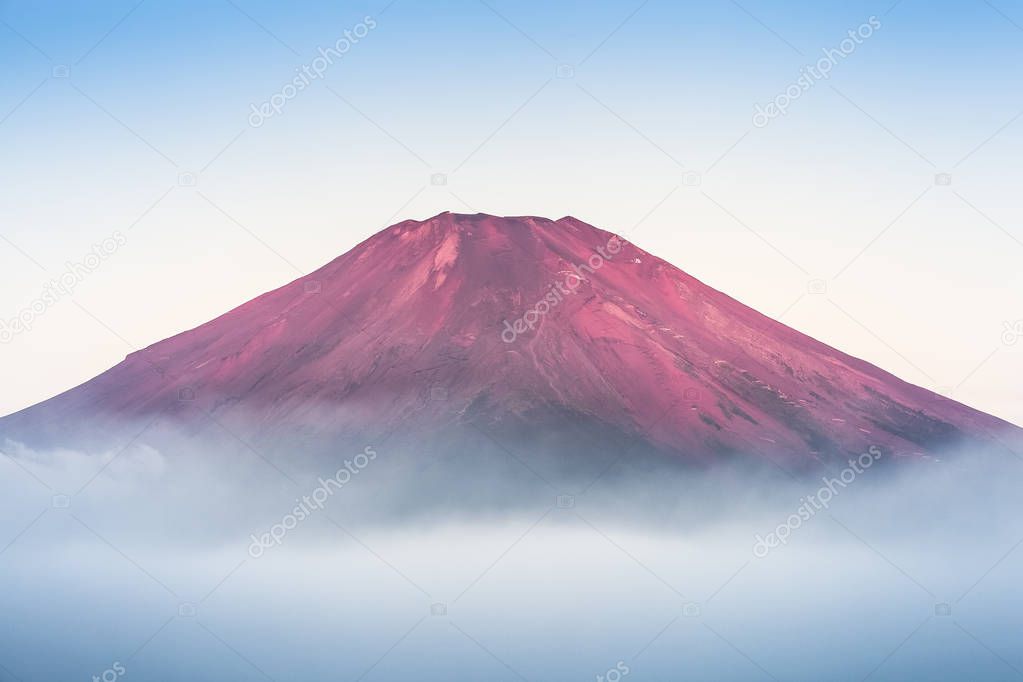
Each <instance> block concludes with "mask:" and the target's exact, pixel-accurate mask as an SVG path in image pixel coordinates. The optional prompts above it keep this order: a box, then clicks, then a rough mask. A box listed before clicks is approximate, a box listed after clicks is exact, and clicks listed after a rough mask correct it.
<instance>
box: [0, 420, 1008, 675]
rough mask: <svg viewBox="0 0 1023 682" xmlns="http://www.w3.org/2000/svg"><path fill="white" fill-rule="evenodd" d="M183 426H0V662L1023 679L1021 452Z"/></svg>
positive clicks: (101, 668)
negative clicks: (924, 455) (718, 463)
mask: <svg viewBox="0 0 1023 682" xmlns="http://www.w3.org/2000/svg"><path fill="white" fill-rule="evenodd" d="M184 442H185V441H184V439H183V440H182V443H184ZM182 443H178V444H176V445H175V446H174V447H172V448H167V447H166V441H164V443H163V445H157V444H154V441H151V440H149V439H146V438H139V439H137V440H135V441H133V442H130V443H128V444H127V445H126V444H125V443H124V442H119V443H118V444H117V445H116V446H114V447H111V448H109V449H106V450H98V451H91V450H87V451H77V450H73V449H37V448H33V447H30V446H27V445H24V444H21V443H17V442H13V441H7V442H6V443H4V444H3V447H2V449H3V451H4V453H5V455H6V456H4V457H0V510H2V514H0V586H2V587H0V607H2V608H3V610H4V613H5V614H6V616H7V617H6V618H5V619H4V622H5V625H4V633H3V636H2V637H0V665H2V666H3V667H2V668H0V680H7V679H11V680H25V681H26V682H27V681H29V680H57V679H60V680H70V679H83V680H88V679H94V676H95V677H97V678H99V679H105V680H112V679H119V678H120V677H122V676H124V677H128V678H129V679H139V680H172V681H173V680H266V679H273V680H280V681H283V680H322V679H342V680H345V679H348V680H360V679H364V680H395V679H421V680H471V679H486V680H522V679H525V680H536V681H540V680H551V681H561V680H568V679H601V678H603V679H606V680H617V679H624V678H631V679H636V680H667V679H693V680H758V679H764V680H770V679H779V680H808V681H809V680H814V681H819V680H822V679H827V680H844V679H850V680H862V679H870V680H905V679H927V680H962V679H976V680H1006V679H1016V678H1018V677H1019V676H1020V675H1021V674H1023V673H1020V671H1021V670H1023V651H1021V650H1020V649H1019V646H1018V643H1019V637H1020V634H1021V632H1023V589H1021V588H1020V587H1019V585H1018V580H1017V576H1018V575H1019V574H1020V569H1021V567H1023V549H1020V548H1019V544H1020V542H1021V540H1023V514H1021V513H1020V512H1021V511H1023V509H1021V507H1023V499H1021V497H1023V496H1021V495H1020V494H1019V492H1018V491H1019V490H1020V489H1021V487H1020V483H1021V482H1023V458H1021V457H1020V455H1019V454H1018V453H1019V452H1020V451H1023V448H1020V447H1019V444H1015V443H1012V444H1001V443H993V444H992V446H991V447H990V448H988V449H984V450H980V449H972V450H966V451H950V452H948V453H943V455H942V457H941V458H940V459H939V460H927V461H912V462H908V461H895V460H896V458H895V455H893V454H892V453H884V452H880V451H878V452H877V453H864V455H863V456H862V459H859V460H858V459H857V458H854V459H853V460H852V463H850V464H849V465H848V466H838V467H831V468H829V470H828V471H826V472H813V473H807V472H801V473H798V474H797V473H793V472H792V470H791V468H790V467H788V466H787V465H786V464H785V463H784V462H777V463H769V462H768V463H765V464H764V465H763V466H761V467H759V468H756V469H755V470H754V469H753V468H752V467H749V466H737V465H735V466H731V467H719V468H714V469H706V468H701V469H695V468H692V467H680V466H675V465H671V464H669V463H667V462H663V461H656V460H651V459H644V458H639V457H637V458H635V459H634V458H632V456H631V455H630V453H628V452H622V453H619V455H618V456H615V454H614V453H613V452H612V453H611V456H610V457H608V456H607V453H606V452H605V453H600V454H599V456H598V455H595V458H596V460H597V461H593V462H591V463H590V464H589V465H587V466H572V467H565V466H563V462H564V460H563V459H559V456H558V453H537V452H529V451H527V450H526V449H516V448H517V445H516V444H515V443H507V444H502V445H501V446H500V447H495V448H493V449H480V450H475V449H471V450H464V451H463V450H452V451H440V452H422V451H415V450H414V449H409V448H399V447H398V446H396V445H393V444H389V443H387V442H382V443H364V444H359V445H353V446H345V447H344V448H340V449H339V450H338V451H337V453H336V455H334V456H329V457H325V456H323V454H322V453H320V454H318V455H317V456H315V457H314V456H311V455H309V456H306V455H303V454H302V453H291V454H290V455H288V456H283V455H281V454H280V453H278V454H277V455H275V456H274V457H268V456H266V455H264V454H261V453H260V452H259V451H257V450H256V449H254V448H251V447H248V446H240V445H239V446H238V447H233V448H232V447H224V446H223V443H218V444H216V445H213V444H203V445H196V444H195V443H194V442H192V443H191V444H190V445H189V446H188V447H185V446H183V445H182ZM236 445H238V444H236ZM578 454H579V453H576V455H578ZM342 472H343V473H342ZM825 491H828V492H825Z"/></svg>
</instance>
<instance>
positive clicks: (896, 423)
mask: <svg viewBox="0 0 1023 682" xmlns="http://www.w3.org/2000/svg"><path fill="white" fill-rule="evenodd" d="M154 419H160V420H162V421H163V422H164V423H174V424H176V425H177V426H178V427H179V428H180V427H182V426H183V427H184V428H185V429H186V430H187V429H192V430H198V429H199V428H200V427H199V426H198V425H200V424H205V423H207V422H208V421H210V420H212V421H213V422H215V423H216V424H232V425H234V426H235V428H239V429H244V433H243V436H244V438H245V439H246V440H247V441H248V442H251V443H255V444H267V445H269V444H272V445H274V446H285V445H287V444H288V443H289V442H297V441H295V439H301V442H303V443H307V444H308V443H312V444H314V445H325V444H328V443H331V442H336V441H338V440H342V439H343V440H346V441H347V440H352V441H353V442H354V441H358V440H359V439H363V440H362V442H363V443H365V442H371V441H370V440H368V439H379V438H381V437H385V436H386V437H390V436H392V435H395V436H399V437H402V438H404V439H405V440H406V441H407V442H415V443H431V442H436V443H446V444H448V445H450V446H453V447H459V445H458V444H459V443H460V442H461V441H459V439H460V438H462V437H463V436H465V435H466V434H472V433H477V434H478V433H484V434H487V435H488V437H493V438H494V439H496V440H501V439H502V438H504V437H506V436H515V437H522V438H526V439H527V440H530V441H532V442H541V441H545V442H552V443H553V442H557V443H560V444H561V445H560V446H559V447H561V448H565V447H568V448H571V447H582V446H579V445H578V444H579V443H580V442H581V441H580V440H579V439H578V438H576V437H574V436H573V435H572V434H579V433H584V434H587V435H588V437H589V438H590V439H591V440H592V439H594V438H596V439H598V440H599V441H600V442H601V443H603V444H605V445H609V446H610V444H613V447H615V448H618V449H620V450H622V449H624V448H632V447H641V448H643V449H644V450H646V451H652V452H656V453H659V454H660V455H664V456H667V457H670V458H676V459H679V460H683V461H687V462H693V463H709V462H714V461H716V460H720V459H724V458H729V459H734V458H735V457H754V458H756V457H760V456H763V457H772V458H777V459H779V460H784V461H786V462H788V463H791V464H793V465H795V466H813V465H815V463H824V462H829V461H844V460H845V459H847V458H848V457H849V456H850V455H855V454H859V453H862V452H864V451H866V450H867V449H868V448H870V447H872V446H876V447H880V448H882V449H883V450H885V451H886V452H890V453H892V454H893V455H900V456H903V457H907V458H926V457H929V456H933V455H935V454H936V453H938V451H939V450H940V449H943V448H945V447H947V446H951V445H956V444H961V443H964V442H966V443H969V442H978V443H979V442H989V439H990V435H991V434H992V433H998V432H1002V431H1007V432H1012V434H1013V435H1014V436H1017V435H1018V434H1019V430H1018V429H1016V427H1014V426H1012V425H1010V424H1008V423H1006V422H1003V421H1001V420H999V419H997V418H995V417H992V416H989V415H987V414H984V413H982V412H979V411H977V410H974V409H971V408H969V407H966V406H964V405H961V404H959V403H956V402H954V401H952V400H949V399H946V398H944V397H942V396H939V395H937V394H935V393H932V392H931V391H928V390H925V389H923V388H919V387H917V386H913V385H911V384H908V383H906V382H904V381H902V380H900V379H898V378H896V377H895V376H893V375H891V374H889V373H888V372H885V371H883V370H881V369H879V368H877V367H875V366H873V365H870V364H869V363H867V362H864V361H862V360H858V359H856V358H853V357H851V356H849V355H846V354H844V353H842V352H840V351H837V350H835V349H834V348H831V347H829V346H827V345H825V344H823V343H820V342H818V341H815V340H814V339H812V338H810V337H808V336H806V335H804V334H801V333H799V332H797V331H795V330H793V329H791V328H789V327H786V326H785V325H783V324H781V323H779V322H776V321H774V320H771V319H769V318H767V317H765V316H764V315H761V314H760V313H758V312H756V311H754V310H752V309H751V308H749V307H747V306H745V305H743V304H741V303H739V302H738V301H736V300H734V299H732V298H729V297H728V296H726V295H725V294H723V293H721V292H718V291H716V290H714V289H712V288H710V287H709V286H707V285H705V284H703V283H702V282H699V281H698V280H696V279H694V278H693V277H690V276H689V275H687V274H686V273H685V272H682V271H681V270H679V269H678V268H676V267H674V266H672V265H671V264H669V263H667V262H665V261H663V260H661V259H660V258H657V257H655V256H652V255H650V254H649V253H646V252H645V251H642V250H641V249H639V248H637V247H636V246H634V245H632V244H629V243H627V242H625V241H624V240H622V239H620V238H618V237H616V236H615V235H613V234H611V233H609V232H605V231H603V230H600V229H597V228H595V227H592V226H590V225H587V224H586V223H583V222H582V221H580V220H577V219H575V218H571V217H565V218H561V219H560V220H554V221H552V220H547V219H545V218H536V217H496V216H490V215H483V214H476V215H462V214H452V213H442V214H440V215H438V216H435V217H433V218H431V219H429V220H425V221H412V220H409V221H405V222H401V223H398V224H396V225H392V226H391V227H388V228H387V229H385V230H383V231H381V232H379V233H378V234H376V235H374V236H373V237H371V238H369V239H367V240H366V241H364V242H363V243H361V244H359V245H358V246H356V247H355V248H354V249H352V250H351V251H349V252H348V253H346V254H344V255H342V256H340V257H338V258H336V259H335V260H333V261H331V262H330V263H328V264H327V265H325V266H323V267H322V268H320V269H319V270H317V271H315V272H313V273H311V274H309V275H307V276H304V277H302V278H300V279H298V280H295V281H294V282H291V283H290V284H287V285H285V286H283V287H281V288H279V289H277V290H275V291H271V292H269V293H266V294H264V295H262V296H259V297H258V298H255V299H253V300H251V301H249V302H248V303H245V304H244V305H241V306H239V307H238V308H235V309H234V310H231V311H230V312H228V313H226V314H224V315H222V316H220V317H218V318H216V319H214V320H212V321H210V322H208V323H206V324H204V325H202V326H200V327H197V328H195V329H192V330H190V331H187V332H184V333H181V334H179V335H177V336H174V337H171V338H169V339H166V340H164V341H161V342H159V343H156V344H153V345H152V346H149V347H148V348H145V349H143V350H140V351H138V352H136V353H133V354H131V355H129V356H128V357H127V358H126V359H125V360H124V361H123V362H121V363H120V364H118V365H117V366H115V367H113V368H112V369H110V370H108V371H107V372H105V373H103V374H101V375H100V376H98V377H96V378H95V379H93V380H91V381H89V382H87V383H85V384H83V385H81V386H79V387H77V388H74V389H72V390H69V391H67V392H65V393H63V394H61V395H59V396H57V397H55V398H52V399H50V400H48V401H46V402H44V403H41V404H39V405H36V406H34V407H31V408H28V409H26V410H24V411H22V412H19V413H16V414H14V415H11V416H9V417H6V418H5V419H3V420H0V436H6V437H8V438H11V439H15V440H20V441H24V442H32V441H33V440H35V441H47V442H50V443H58V442H61V441H62V440H66V439H67V438H68V437H69V436H70V434H73V433H76V432H77V431H79V430H83V429H86V428H89V429H92V430H93V431H96V430H99V431H105V430H106V429H108V428H110V427H111V426H113V425H115V424H118V423H140V422H141V423H150V422H151V420H154ZM573 443H574V444H575V445H572V444H573ZM585 447H592V446H591V445H590V444H587V445H586V446H585ZM623 451H624V450H623ZM582 456H585V453H582Z"/></svg>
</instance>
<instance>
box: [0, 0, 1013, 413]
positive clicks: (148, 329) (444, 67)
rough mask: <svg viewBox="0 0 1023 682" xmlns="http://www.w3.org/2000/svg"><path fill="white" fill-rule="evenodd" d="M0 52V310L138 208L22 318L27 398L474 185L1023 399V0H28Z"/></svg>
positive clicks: (20, 373) (14, 347)
mask: <svg viewBox="0 0 1023 682" xmlns="http://www.w3.org/2000/svg"><path fill="white" fill-rule="evenodd" d="M367 15H369V16H372V17H373V19H374V21H375V23H376V27H375V28H373V29H372V30H371V31H369V33H368V35H366V36H365V37H364V38H362V39H361V40H359V41H358V43H357V44H355V45H354V46H353V47H352V49H351V50H350V52H348V53H347V54H346V55H345V56H344V57H343V58H342V59H341V60H338V61H337V62H336V63H335V64H334V65H332V66H330V67H329V69H328V70H327V72H326V77H325V78H324V79H322V80H318V81H314V82H312V84H311V85H310V86H309V87H308V88H307V89H306V90H304V91H302V92H299V93H298V94H297V96H296V97H295V98H294V99H292V100H291V101H289V102H288V103H287V104H286V106H285V107H284V109H283V111H282V112H281V113H280V115H277V116H274V117H272V118H270V119H268V120H267V121H266V122H265V124H264V125H262V126H261V127H258V128H253V127H251V126H250V125H249V123H248V118H249V113H250V105H251V104H253V103H259V102H263V101H265V100H267V99H268V98H270V96H271V95H273V94H274V93H276V92H280V90H281V88H282V86H283V85H284V84H285V83H286V82H287V81H288V80H290V79H291V78H292V77H293V76H294V74H295V71H296V69H299V68H301V67H302V66H303V65H306V64H310V63H311V62H312V61H313V59H314V57H315V56H316V54H317V52H316V51H317V48H318V47H321V46H324V47H326V46H329V45H333V44H334V43H335V41H336V40H337V39H338V38H339V37H341V36H342V35H343V33H344V31H345V30H346V29H349V30H350V29H353V28H354V27H355V26H356V25H357V24H359V22H361V21H363V19H364V17H366V16H367ZM871 16H876V17H877V18H878V19H879V20H880V22H881V28H880V29H878V30H876V31H875V32H874V34H873V35H872V36H871V37H870V38H869V39H867V40H864V41H863V43H862V44H861V45H859V46H858V47H856V48H855V51H853V52H852V53H851V54H850V55H849V56H847V57H845V58H844V59H842V60H841V61H839V63H838V64H837V65H836V66H835V67H834V69H833V71H832V72H831V76H830V79H829V80H825V81H821V82H819V83H816V84H815V85H814V86H813V87H812V88H811V89H810V90H809V91H808V92H806V93H805V94H803V95H802V96H801V97H799V98H798V99H796V100H795V101H793V102H792V104H791V106H790V108H789V111H788V113H787V114H786V115H785V116H783V117H780V118H777V119H775V120H772V121H771V122H770V123H769V124H768V125H767V126H766V127H763V128H757V127H755V126H753V124H752V114H753V111H754V105H755V104H766V103H767V102H768V101H769V100H771V99H773V98H774V97H775V96H776V95H777V94H779V93H781V92H783V91H784V90H785V88H786V87H787V86H788V85H789V84H791V83H793V82H794V81H795V80H796V79H797V78H798V77H799V75H800V70H801V68H802V67H803V66H805V65H806V64H810V63H812V62H816V61H817V59H818V58H820V57H821V54H822V53H821V50H822V49H825V48H836V47H838V46H839V44H840V43H841V41H842V39H843V38H845V37H846V32H847V31H848V30H850V29H856V28H857V27H858V26H860V25H861V24H863V23H864V22H866V21H867V20H868V18H869V17H871ZM0 64H2V68H0V148H2V149H3V158H4V159H5V163H3V164H0V183H2V186H3V187H4V194H3V196H4V200H3V202H0V236H2V238H0V273H2V274H0V277H2V280H3V286H2V287H0V318H2V319H4V320H9V319H11V318H13V317H16V316H17V315H18V314H19V312H20V311H22V310H23V309H25V308H26V307H28V306H30V305H31V304H32V301H33V300H34V299H36V298H37V297H39V296H40V293H41V291H42V290H43V287H44V285H45V283H46V281H47V280H49V279H51V278H57V277H59V276H60V275H61V273H62V272H63V271H64V269H65V265H66V263H67V262H68V261H81V260H82V259H83V258H84V257H85V255H86V254H87V253H88V252H89V251H90V249H91V248H92V245H93V244H94V243H98V242H100V241H102V240H103V239H104V238H106V237H108V236H110V235H111V234H113V233H114V232H115V231H118V230H119V231H121V232H122V233H123V234H124V235H126V237H127V243H126V244H125V245H124V246H122V247H120V248H119V249H118V250H117V251H116V253H114V254H113V255H111V256H110V257H109V258H108V259H107V260H105V261H104V262H103V263H102V265H101V266H100V267H99V268H98V269H97V270H96V271H95V272H93V273H91V274H88V275H87V276H86V277H85V278H84V280H83V281H82V282H80V283H79V284H78V285H77V287H76V289H75V291H74V294H73V297H65V298H62V299H61V300H58V301H57V302H56V303H54V304H53V305H50V306H49V307H48V308H47V309H46V310H45V312H44V313H43V314H41V315H39V316H37V317H36V319H35V321H34V323H33V328H32V329H31V330H30V331H28V332H25V333H21V334H18V335H16V336H15V337H14V339H13V340H12V341H11V342H10V343H7V344H4V345H0V375H2V376H3V378H4V382H3V386H4V390H3V391H2V392H0V414H6V413H8V412H11V411H14V410H17V409H20V408H22V407H26V406H28V405H31V404H33V403H35V402H38V401H40V400H43V399H45V398H47V397H50V396H52V395H54V394H56V393H58V392H60V391H62V390H65V389H67V388H69V387H71V386H74V385H76V384H78V383H81V382H82V381H85V380H87V379H89V378H91V377H92V376H94V375H96V374H98V373H99V372H101V371H103V370H104V369H106V368H108V367H110V366H112V365H113V364H115V363H117V362H118V361H120V360H121V359H122V358H123V357H124V355H125V354H127V353H128V352H131V350H132V349H133V348H138V347H143V346H146V345H148V344H150V343H153V342H155V341H158V340H160V339H162V338H165V337H167V336H169V335H171V334H174V333H176V332H178V331H181V330H183V329H187V328H190V327H193V326H195V325H197V324H200V323H202V322H204V321H206V320H208V319H210V318H211V317H213V316H215V315H217V314H219V313H221V312H224V311H226V310H227V309H229V308H232V307H234V306H236V305H238V304H240V303H242V302H244V301H246V300H248V299H250V298H252V297H253V296H255V295H257V294H259V293H261V292H263V291H266V290H268V289H271V288H273V287H276V286H279V285H280V284H282V283H284V282H286V281H289V280H291V279H294V278H295V277H297V276H298V275H299V274H300V273H305V272H309V271H310V270H313V269H315V268H316V267H318V266H320V265H321V264H323V263H324V262H326V261H328V260H330V259H332V258H333V257H335V256H337V255H339V254H341V253H343V252H344V251H346V250H348V249H350V248H351V247H352V246H354V245H355V244H357V243H358V242H359V241H361V240H363V239H365V238H366V237H368V236H369V235H371V234H373V233H374V232H376V231H378V230H380V229H382V228H383V227H385V226H386V225H388V224H390V223H393V222H397V221H399V220H402V219H405V218H426V217H429V216H431V215H433V214H436V213H438V212H440V211H444V210H452V211H458V212H476V211H482V212H486V213H494V214H533V215H542V216H547V217H551V218H558V217H561V216H563V215H574V216H576V217H578V218H580V219H582V220H585V221H587V222H590V223H592V224H594V225H597V226H599V227H602V228H605V229H610V230H613V231H616V232H619V233H622V234H624V235H626V236H627V237H629V238H630V239H631V240H632V241H634V242H635V243H636V244H637V245H639V246H640V247H642V248H644V249H646V250H648V251H650V252H652V253H654V254H656V255H658V256H661V257H663V258H665V259H667V260H669V261H671V262H672V263H674V264H675V265H677V266H679V267H681V268H682V269H684V270H686V271H687V272H689V273H691V274H693V275H694V276H696V277H699V278H700V279H702V280H704V281H705V282H707V283H708V284H710V285H712V286H714V287H716V288H718V289H721V290H723V291H725V292H727V293H729V294H731V295H732V296H734V297H736V298H738V299H739V300H741V301H743V302H745V303H747V304H749V305H751V306H753V307H755V308H757V309H758V310H760V311H762V312H763V313H765V314H767V315H770V316H772V317H775V318H778V319H781V320H782V321H784V322H785V323H787V324H790V325H792V326H793V327H795V328H797V329H799V330H801V331H804V332H806V333H808V334H810V335H812V336H815V337H817V338H819V339H821V340H822V341H825V342H827V343H829V344H831V345H834V346H836V347H838V348H840V349H842V350H844V351H846V352H849V353H852V354H853V355H857V356H860V357H862V358H865V359H867V360H869V361H871V362H874V363H875V364H878V365H880V366H881V367H883V368H885V369H888V370H890V371H892V372H894V373H895V374H897V375H899V376H901V377H903V378H905V379H907V380H909V381H912V382H914V383H917V384H920V385H923V386H927V387H929V388H932V389H936V390H939V391H941V392H943V393H946V394H948V395H951V396H952V397H954V398H956V399H958V400H961V401H963V402H966V403H967V404H970V405H973V406H975V407H978V408H980V409H983V410H986V411H988V412H991V413H993V414H996V415H999V416H1001V417H1004V418H1007V419H1010V420H1012V421H1015V422H1016V423H1018V424H1019V423H1023V392H1021V389H1020V386H1019V378H1020V377H1021V376H1023V338H1020V339H1019V342H1018V343H1006V341H1014V340H1015V338H1016V336H1015V335H1008V336H1006V335H1005V334H1003V332H1004V331H1005V328H1004V325H1005V324H1006V323H1010V324H1011V323H1014V322H1016V321H1023V296H1021V294H1023V270H1021V268H1020V263H1021V261H1023V224H1021V223H1023V203H1021V202H1020V201H1019V198H1018V192H1019V189H1018V188H1019V187H1020V186H1021V181H1023V169H1021V166H1020V164H1019V159H1020V158H1021V156H1023V121H1021V120H1020V115H1021V113H1023V90H1021V89H1020V87H1019V83H1020V76H1021V74H1020V71H1021V65H1023V2H1019V1H1017V2H1010V1H1008V0H992V2H984V1H983V0H977V1H969V0H961V1H958V2H923V1H922V0H901V1H900V2H893V0H884V1H883V2H861V3H847V2H837V1H836V2H786V3H769V2H765V1H761V0H743V1H742V2H741V3H734V2H720V3H695V2H676V1H671V2H669V1H668V0H650V1H649V2H642V0H630V1H628V2H625V1H622V2H600V3H588V2H587V3H584V2H558V1H545V2H539V1H529V2H525V1H519V2H511V1H510V0H488V1H487V2H486V3H484V2H480V1H479V0H462V1H454V0H451V1H445V2H431V3H428V4H427V3H418V2H411V1H409V0H397V1H396V2H393V3H392V4H390V5H388V4H387V0H383V1H379V2H307V3H302V4H301V6H295V7H292V6H287V7H282V6H281V5H280V4H279V3H271V2H268V1H254V0H234V1H233V2H232V1H229V0H206V1H203V2H200V1H198V0H186V1H183V2H169V1H167V0H146V1H144V2H141V3H139V2H138V1H137V0H129V1H125V2H106V1H104V2H96V3H89V4H88V5H86V4H85V3H77V2H66V1H64V2H58V1H57V0H43V1H40V2H18V1H15V0H7V1H3V0H0ZM559 64H565V65H571V66H572V67H573V68H572V73H571V77H557V72H558V65H559ZM62 65H66V66H67V67H68V71H69V74H70V77H67V78H65V77H61V76H62V75H63V74H62V70H61V66H62ZM561 75H563V76H564V75H569V74H567V73H565V69H562V74H561ZM183 173H193V174H195V175H197V176H198V182H197V186H195V187H191V186H182V185H180V184H179V176H180V175H181V174H183ZM434 173H444V174H446V175H447V184H446V185H442V186H435V185H432V184H431V182H430V181H431V175H432V174H434ZM938 173H949V174H950V175H951V184H950V185H940V184H936V182H935V176H936V174H938ZM687 174H688V175H687ZM693 178H698V179H699V183H698V184H694V183H692V182H690V183H688V184H687V182H686V181H687V180H692V179H693ZM186 185H187V183H186ZM814 279H823V280H826V293H824V294H810V293H808V284H809V282H810V281H811V280H814ZM1021 331H1023V324H1021ZM1003 336H1004V337H1006V338H1004V339H1003Z"/></svg>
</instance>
